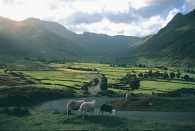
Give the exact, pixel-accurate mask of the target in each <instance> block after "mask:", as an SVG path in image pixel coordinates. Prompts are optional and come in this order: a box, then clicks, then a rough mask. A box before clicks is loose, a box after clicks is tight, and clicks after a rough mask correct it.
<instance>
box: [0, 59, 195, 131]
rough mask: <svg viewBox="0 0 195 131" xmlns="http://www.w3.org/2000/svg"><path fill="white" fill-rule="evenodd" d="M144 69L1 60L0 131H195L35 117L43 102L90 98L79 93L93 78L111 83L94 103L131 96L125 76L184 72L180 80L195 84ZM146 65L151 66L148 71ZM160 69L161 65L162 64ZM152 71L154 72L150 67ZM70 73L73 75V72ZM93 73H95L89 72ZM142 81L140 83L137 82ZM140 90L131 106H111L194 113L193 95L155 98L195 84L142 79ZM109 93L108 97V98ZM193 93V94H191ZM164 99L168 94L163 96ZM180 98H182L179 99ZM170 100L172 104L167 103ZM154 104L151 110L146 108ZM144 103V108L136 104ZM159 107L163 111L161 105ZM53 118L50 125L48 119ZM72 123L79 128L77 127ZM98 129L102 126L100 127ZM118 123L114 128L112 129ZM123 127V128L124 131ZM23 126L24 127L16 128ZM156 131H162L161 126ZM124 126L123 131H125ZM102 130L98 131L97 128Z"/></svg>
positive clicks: (151, 123) (121, 120) (125, 121)
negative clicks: (122, 79) (38, 107)
mask: <svg viewBox="0 0 195 131" xmlns="http://www.w3.org/2000/svg"><path fill="white" fill-rule="evenodd" d="M151 62H153V61H151ZM145 64H146V68H141V67H135V66H133V65H127V66H126V67H118V66H115V67H113V66H110V64H100V63H78V62H67V63H65V64H59V63H42V62H37V61H36V60H25V59H17V60H15V59H3V61H2V62H1V63H0V90H1V91H0V115H1V117H2V119H1V120H0V125H1V126H0V129H2V130H13V129H17V130H26V129H31V130H41V129H43V130H48V129H52V130H59V129H63V130H68V129H74V130H76V129H77V130H91V129H97V130H105V129H111V130H116V129H118V130H121V129H124V130H128V129H129V130H130V129H131V130H145V129H149V130H160V129H165V130H178V129H185V130H190V129H195V123H194V122H193V121H163V120H147V119H134V118H126V117H119V116H116V117H112V118H111V117H108V116H104V117H102V116H99V115H97V116H96V115H95V116H93V118H94V117H95V119H93V118H92V117H86V118H87V120H85V121H83V120H81V119H80V118H79V116H77V115H71V116H70V117H69V118H65V117H64V115H65V114H62V113H58V112H57V114H51V113H48V112H37V111H34V110H33V108H32V107H33V106H34V105H36V104H39V103H40V102H44V101H48V100H52V99H61V98H70V97H87V96H88V95H86V94H83V92H82V91H81V90H80V89H81V87H82V86H83V85H84V84H86V83H90V82H91V81H93V79H94V78H98V79H101V76H102V74H104V75H105V76H106V78H107V80H108V91H106V92H103V93H99V94H92V95H89V96H96V97H106V96H111V97H118V96H120V97H121V96H122V97H125V94H126V93H127V92H129V91H130V86H129V84H124V83H120V82H119V81H120V79H121V78H123V77H125V76H126V75H127V74H134V75H136V76H137V77H138V74H139V73H143V74H144V73H147V72H148V71H149V70H152V71H153V72H156V71H159V72H160V73H163V72H165V71H166V72H167V73H168V74H169V73H170V72H175V73H176V72H177V70H179V71H180V73H181V77H182V76H184V75H189V77H190V78H195V74H192V73H187V72H185V71H184V69H183V68H181V69H180V68H174V67H168V70H163V69H157V68H154V65H153V64H149V63H147V62H145ZM147 64H148V66H147ZM159 64H160V63H159ZM152 65H153V66H152ZM69 67H71V68H72V69H70V68H69ZM89 70H91V71H89ZM138 78H139V77H138ZM139 79H140V88H139V89H138V90H134V91H133V93H134V94H135V95H136V98H133V99H131V100H130V101H128V100H126V99H124V98H123V99H121V100H118V101H112V102H111V103H112V104H113V105H114V106H115V107H116V109H117V110H127V111H128V110H135V111H136V110H145V111H147V110H152V111H153V110H159V111H192V112H193V111H194V106H190V105H194V101H193V100H192V99H194V94H184V95H182V96H180V97H175V98H166V97H159V96H156V95H152V94H158V93H169V92H170V91H174V90H177V89H180V88H193V89H194V85H195V81H194V80H188V81H186V80H183V79H181V78H179V79H178V78H173V79H172V78H166V79H164V78H150V77H149V78H139ZM93 88H94V89H99V87H97V86H95V87H93V86H90V87H89V91H91V92H93ZM109 93H110V94H109ZM188 93H190V92H188ZM165 95H166V94H165ZM176 95H178V94H177V93H176ZM166 100H168V102H166ZM148 102H152V103H153V105H152V106H148ZM138 103H141V104H138ZM159 103H160V105H159ZM48 118H52V119H48ZM74 123H79V124H78V126H75V124H74ZM97 123H99V124H97ZM113 123H114V125H115V126H113V127H112V126H109V125H112V124H113ZM121 124H122V125H123V126H121ZM18 125H25V126H18ZM157 125H158V126H157ZM124 126H125V128H124ZM97 127H98V128H97Z"/></svg>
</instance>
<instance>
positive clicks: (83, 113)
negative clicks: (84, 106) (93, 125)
mask: <svg viewBox="0 0 195 131" xmlns="http://www.w3.org/2000/svg"><path fill="white" fill-rule="evenodd" d="M84 115H85V112H84V111H83V112H82V119H83V120H84Z"/></svg>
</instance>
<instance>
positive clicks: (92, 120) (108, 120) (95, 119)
mask: <svg viewBox="0 0 195 131" xmlns="http://www.w3.org/2000/svg"><path fill="white" fill-rule="evenodd" d="M123 118H124V119H123V120H121V119H119V118H118V117H115V116H104V115H91V116H88V115H85V119H84V120H82V117H81V115H74V116H71V117H66V118H65V120H64V121H63V123H74V124H79V125H87V124H98V125H101V126H102V127H105V128H108V129H109V127H112V128H114V127H119V125H120V126H121V125H123V126H124V127H125V126H126V122H125V119H126V118H125V117H123Z"/></svg>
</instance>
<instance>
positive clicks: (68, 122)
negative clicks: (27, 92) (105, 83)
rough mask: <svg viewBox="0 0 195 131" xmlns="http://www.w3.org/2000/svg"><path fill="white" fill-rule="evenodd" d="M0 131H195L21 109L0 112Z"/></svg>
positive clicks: (171, 124) (178, 125)
mask: <svg viewBox="0 0 195 131" xmlns="http://www.w3.org/2000/svg"><path fill="white" fill-rule="evenodd" d="M0 115H1V119H0V125H1V126H0V129H1V130H29V129H30V130H90V131H91V130H194V129H195V123H194V122H191V121H165V120H150V119H136V118H131V117H130V118H128V117H118V116H101V115H93V116H88V115H86V116H85V120H82V119H81V116H80V115H74V114H71V115H70V116H69V117H68V118H67V117H66V116H65V114H64V113H59V112H57V113H56V114H54V113H49V112H37V111H34V110H25V109H20V110H18V111H17V112H12V111H10V109H0Z"/></svg>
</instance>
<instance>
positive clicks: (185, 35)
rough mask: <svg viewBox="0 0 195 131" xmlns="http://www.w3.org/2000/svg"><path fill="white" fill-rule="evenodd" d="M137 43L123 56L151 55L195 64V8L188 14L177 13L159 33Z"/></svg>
mask: <svg viewBox="0 0 195 131" xmlns="http://www.w3.org/2000/svg"><path fill="white" fill-rule="evenodd" d="M139 43H140V41H139ZM136 45H138V46H136V48H130V49H129V50H128V51H126V52H125V53H124V54H123V56H124V55H126V56H127V55H128V56H129V57H133V56H135V57H136V56H149V57H153V58H158V59H159V60H169V61H171V62H170V64H172V65H175V66H177V65H180V66H190V67H192V66H195V62H194V59H195V57H194V56H195V10H193V11H191V12H190V13H188V14H186V15H183V14H181V13H177V14H176V15H175V16H174V17H173V19H172V20H171V21H170V22H169V23H168V24H167V25H166V26H165V27H164V28H162V29H160V30H159V32H158V33H157V34H154V35H153V36H152V37H149V38H148V37H146V38H145V39H142V43H141V44H138V43H137V44H136ZM129 52H131V53H129Z"/></svg>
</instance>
